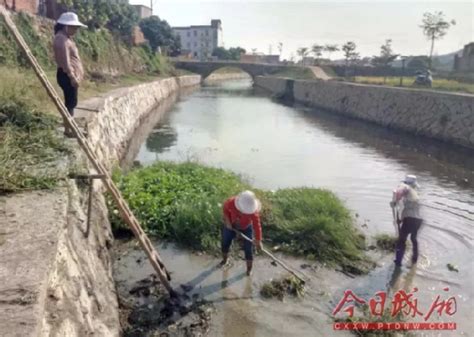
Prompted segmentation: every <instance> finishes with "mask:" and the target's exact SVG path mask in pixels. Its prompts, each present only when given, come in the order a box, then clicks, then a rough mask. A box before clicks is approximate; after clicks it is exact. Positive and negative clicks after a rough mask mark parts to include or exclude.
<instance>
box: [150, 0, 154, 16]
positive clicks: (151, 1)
mask: <svg viewBox="0 0 474 337" xmlns="http://www.w3.org/2000/svg"><path fill="white" fill-rule="evenodd" d="M150 8H151V15H153V0H150Z"/></svg>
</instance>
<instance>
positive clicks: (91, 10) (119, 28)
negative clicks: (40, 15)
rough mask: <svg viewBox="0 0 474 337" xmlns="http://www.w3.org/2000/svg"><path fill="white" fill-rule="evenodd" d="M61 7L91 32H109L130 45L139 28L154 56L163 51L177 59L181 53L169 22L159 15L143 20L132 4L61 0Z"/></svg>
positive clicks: (178, 41)
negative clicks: (72, 14)
mask: <svg viewBox="0 0 474 337" xmlns="http://www.w3.org/2000/svg"><path fill="white" fill-rule="evenodd" d="M59 3H60V4H62V5H63V6H64V7H65V8H66V10H68V11H73V12H75V13H76V14H77V15H78V16H79V18H80V19H81V21H82V22H84V23H85V24H86V25H87V27H88V29H90V30H98V29H102V28H107V29H109V30H110V31H111V32H113V33H115V34H116V35H118V36H119V37H121V38H122V39H123V40H124V41H125V42H129V41H130V37H131V35H132V31H133V28H134V27H135V26H139V27H140V29H141V30H142V32H143V35H144V36H145V38H146V39H147V41H148V44H149V46H150V48H151V50H152V51H153V52H156V51H157V50H158V49H159V48H160V49H161V50H164V51H166V53H167V54H169V55H171V56H175V55H179V53H180V51H181V43H180V40H179V37H178V36H176V35H175V34H173V31H172V29H171V26H170V25H169V24H168V22H166V20H162V19H160V18H159V17H158V16H156V15H153V16H151V17H148V18H145V19H142V20H140V18H139V17H138V14H137V13H136V11H135V9H134V8H133V7H132V6H131V5H129V4H124V3H113V2H111V1H84V0H60V1H59Z"/></svg>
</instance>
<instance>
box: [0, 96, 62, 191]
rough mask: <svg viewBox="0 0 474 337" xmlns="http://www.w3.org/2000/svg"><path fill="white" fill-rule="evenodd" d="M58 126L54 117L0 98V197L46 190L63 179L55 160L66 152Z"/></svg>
mask: <svg viewBox="0 0 474 337" xmlns="http://www.w3.org/2000/svg"><path fill="white" fill-rule="evenodd" d="M58 126H59V122H58V119H57V118H54V117H53V116H51V115H48V114H45V113H41V112H37V111H35V110H34V109H32V108H31V107H30V106H28V105H27V104H25V103H24V102H22V101H15V100H12V99H9V100H5V99H4V98H2V97H0V144H1V145H2V146H1V147H0V195H1V194H6V193H9V192H16V191H21V190H30V189H49V188H52V187H54V186H56V184H57V182H58V181H59V180H60V179H61V178H65V177H62V174H64V172H62V173H61V172H60V170H59V169H58V168H57V161H58V160H59V159H60V158H61V157H62V156H64V155H65V154H66V153H68V151H69V150H68V148H67V146H66V145H65V143H64V140H63V138H62V137H61V136H60V135H58V133H57V131H56V128H57V127H58Z"/></svg>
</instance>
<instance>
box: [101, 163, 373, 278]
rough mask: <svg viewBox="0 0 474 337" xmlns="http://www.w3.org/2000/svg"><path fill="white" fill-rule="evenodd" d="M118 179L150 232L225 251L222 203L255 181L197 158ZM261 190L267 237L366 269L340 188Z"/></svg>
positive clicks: (361, 242) (287, 248)
mask: <svg viewBox="0 0 474 337" xmlns="http://www.w3.org/2000/svg"><path fill="white" fill-rule="evenodd" d="M115 180H116V181H117V182H118V184H119V187H120V189H121V191H122V192H123V194H124V196H125V199H126V200H127V201H128V203H129V205H130V206H131V208H132V209H133V211H134V213H135V214H136V215H137V216H138V218H139V220H140V221H141V224H142V226H143V227H144V229H145V230H146V231H147V232H148V233H150V234H152V235H156V236H158V237H159V238H161V239H165V240H170V241H174V242H176V243H178V244H181V245H183V246H185V247H189V248H191V249H195V250H203V251H209V252H218V251H219V246H220V227H221V223H222V203H223V202H224V201H225V200H226V199H227V198H228V197H229V196H232V195H235V194H237V193H238V192H240V191H242V190H244V189H247V188H249V186H248V185H247V184H246V183H244V182H243V181H242V180H241V179H240V178H239V177H238V176H237V175H235V174H233V173H230V172H227V171H224V170H221V169H215V168H209V167H205V166H202V165H199V164H196V163H183V164H174V163H168V162H160V163H157V164H155V165H153V166H150V167H146V168H141V169H137V170H134V171H132V172H130V173H129V174H127V175H122V174H116V175H115ZM256 194H257V195H258V197H259V198H260V200H261V201H262V204H263V209H262V213H261V216H262V223H263V233H264V234H263V235H264V240H265V242H266V243H267V244H271V245H272V247H275V246H278V247H279V250H281V251H284V252H288V253H291V254H294V255H298V256H304V257H306V258H308V259H314V260H317V261H321V262H326V263H329V264H337V265H341V266H342V267H343V268H345V267H347V270H348V271H351V272H353V273H362V272H364V271H367V270H366V269H363V268H364V266H367V265H368V264H366V263H365V262H367V261H368V260H367V259H366V258H365V255H364V254H363V249H364V248H365V238H364V236H363V235H362V234H361V233H359V232H358V231H357V230H356V229H355V227H354V226H353V221H352V218H351V216H350V213H349V211H348V210H347V209H346V207H345V206H344V205H343V203H342V202H341V201H340V200H339V199H338V198H337V197H336V196H335V195H334V194H333V193H331V192H330V191H327V190H320V189H313V188H297V189H282V190H278V191H276V192H267V191H259V190H257V191H256ZM110 208H111V209H110V210H111V212H110V214H112V219H111V220H112V224H113V226H114V228H115V229H122V228H125V227H124V224H123V223H122V221H121V219H120V218H119V217H118V212H117V210H116V209H115V208H114V206H113V204H112V203H110Z"/></svg>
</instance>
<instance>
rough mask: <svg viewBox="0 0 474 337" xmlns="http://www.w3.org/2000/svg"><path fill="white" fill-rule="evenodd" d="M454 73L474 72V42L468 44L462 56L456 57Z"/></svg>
mask: <svg viewBox="0 0 474 337" xmlns="http://www.w3.org/2000/svg"><path fill="white" fill-rule="evenodd" d="M454 71H457V72H474V42H471V43H469V44H466V45H465V46H464V49H463V51H462V55H461V56H459V55H457V54H456V55H454Z"/></svg>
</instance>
